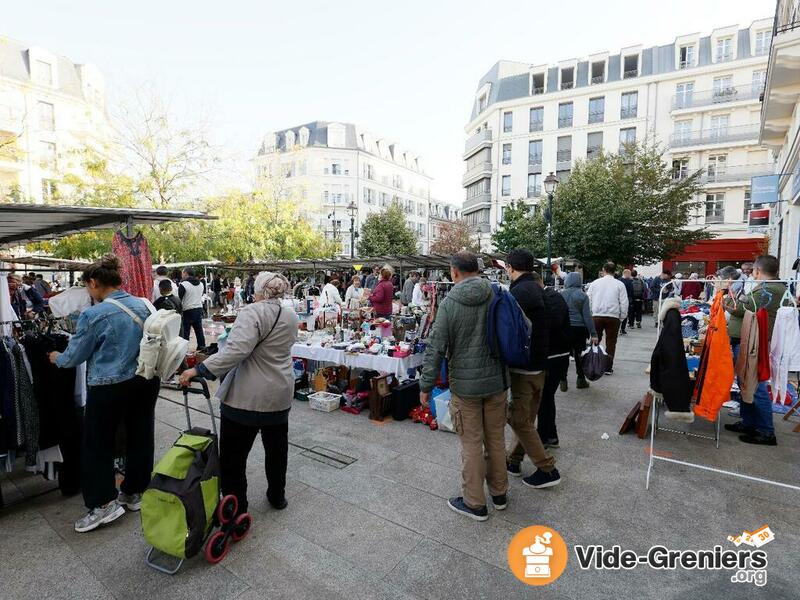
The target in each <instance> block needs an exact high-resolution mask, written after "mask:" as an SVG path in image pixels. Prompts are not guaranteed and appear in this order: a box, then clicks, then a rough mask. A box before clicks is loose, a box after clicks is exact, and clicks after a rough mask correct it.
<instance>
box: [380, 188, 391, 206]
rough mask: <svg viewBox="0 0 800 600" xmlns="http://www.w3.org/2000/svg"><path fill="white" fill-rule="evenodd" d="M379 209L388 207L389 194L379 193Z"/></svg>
mask: <svg viewBox="0 0 800 600" xmlns="http://www.w3.org/2000/svg"><path fill="white" fill-rule="evenodd" d="M380 205H381V208H386V207H387V206H389V194H387V193H386V192H381V200H380Z"/></svg>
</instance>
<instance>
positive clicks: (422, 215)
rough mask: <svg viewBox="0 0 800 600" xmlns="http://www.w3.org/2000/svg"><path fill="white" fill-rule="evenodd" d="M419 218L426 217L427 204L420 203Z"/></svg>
mask: <svg viewBox="0 0 800 600" xmlns="http://www.w3.org/2000/svg"><path fill="white" fill-rule="evenodd" d="M417 216H420V217H424V216H425V203H424V202H419V203H418V204H417Z"/></svg>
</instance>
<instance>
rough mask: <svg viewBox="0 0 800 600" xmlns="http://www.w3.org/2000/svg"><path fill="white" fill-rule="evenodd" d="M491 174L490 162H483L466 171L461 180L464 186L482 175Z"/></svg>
mask: <svg viewBox="0 0 800 600" xmlns="http://www.w3.org/2000/svg"><path fill="white" fill-rule="evenodd" d="M491 172H492V162H491V161H488V160H484V161H481V162H479V163H478V164H476V165H475V166H474V167H472V168H471V169H467V172H466V173H464V177H463V179H462V180H461V183H462V184H463V185H466V184H467V182H468V181H470V180H472V179H475V178H476V177H479V176H480V175H481V174H483V173H488V174H491Z"/></svg>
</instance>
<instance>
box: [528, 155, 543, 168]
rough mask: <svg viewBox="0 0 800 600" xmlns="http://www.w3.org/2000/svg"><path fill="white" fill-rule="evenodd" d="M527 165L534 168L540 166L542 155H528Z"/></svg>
mask: <svg viewBox="0 0 800 600" xmlns="http://www.w3.org/2000/svg"><path fill="white" fill-rule="evenodd" d="M528 164H529V165H534V166H539V167H541V166H542V155H541V154H529V155H528Z"/></svg>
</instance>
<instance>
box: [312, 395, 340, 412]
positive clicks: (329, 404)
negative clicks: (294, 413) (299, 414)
mask: <svg viewBox="0 0 800 600" xmlns="http://www.w3.org/2000/svg"><path fill="white" fill-rule="evenodd" d="M341 398H342V397H341V395H338V394H330V393H328V392H317V393H316V394H311V395H310V396H309V397H308V405H309V406H310V407H311V408H312V409H314V410H321V411H322V412H332V411H334V410H336V409H338V408H339V404H340V402H341Z"/></svg>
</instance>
